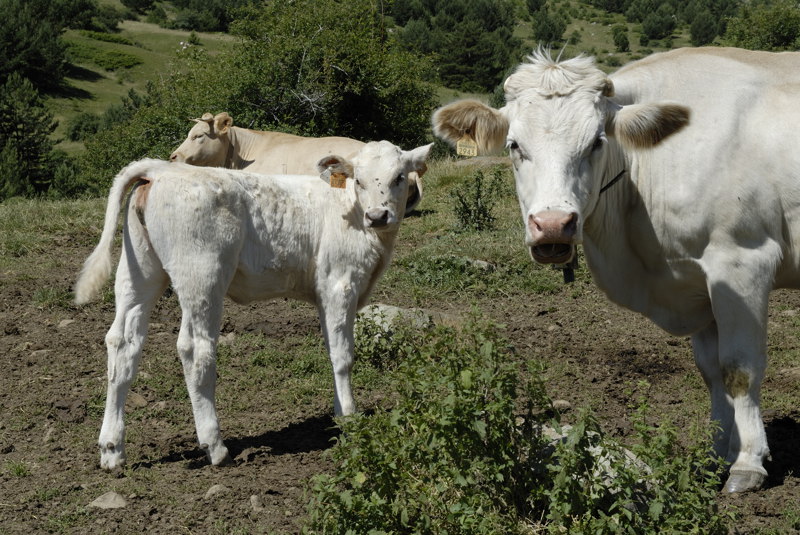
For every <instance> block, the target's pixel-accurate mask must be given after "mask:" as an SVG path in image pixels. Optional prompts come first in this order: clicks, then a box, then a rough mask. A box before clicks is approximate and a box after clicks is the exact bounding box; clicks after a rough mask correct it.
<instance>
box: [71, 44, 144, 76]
mask: <svg viewBox="0 0 800 535" xmlns="http://www.w3.org/2000/svg"><path fill="white" fill-rule="evenodd" d="M67 52H68V54H69V56H70V59H71V60H72V61H74V62H76V63H93V64H94V65H97V66H98V67H101V68H103V69H105V70H107V71H115V70H118V69H130V68H131V67H135V66H136V65H139V64H140V63H142V59H141V58H139V56H136V55H134V54H128V53H127V52H119V51H116V50H103V49H100V48H97V47H94V46H91V45H87V44H84V43H76V42H71V43H69V46H68V47H67Z"/></svg>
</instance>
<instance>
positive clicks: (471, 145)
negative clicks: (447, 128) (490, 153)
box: [456, 133, 478, 157]
mask: <svg viewBox="0 0 800 535" xmlns="http://www.w3.org/2000/svg"><path fill="white" fill-rule="evenodd" d="M456 154H458V155H459V156H469V157H474V156H477V155H478V144H477V143H475V140H473V139H472V136H470V135H469V134H468V133H464V135H463V136H462V137H461V139H459V140H458V141H457V142H456Z"/></svg>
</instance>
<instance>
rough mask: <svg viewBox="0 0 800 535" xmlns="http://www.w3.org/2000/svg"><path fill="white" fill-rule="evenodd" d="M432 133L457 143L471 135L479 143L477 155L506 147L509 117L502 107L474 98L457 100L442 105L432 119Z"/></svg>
mask: <svg viewBox="0 0 800 535" xmlns="http://www.w3.org/2000/svg"><path fill="white" fill-rule="evenodd" d="M431 122H432V123H433V133H434V134H435V135H436V136H437V137H440V138H442V139H443V140H445V141H447V142H448V143H450V145H453V146H455V145H456V143H457V142H458V140H460V139H462V138H463V137H464V136H469V137H470V138H472V139H473V140H474V141H475V142H476V143H477V144H478V154H490V153H494V152H497V151H499V150H500V149H502V148H503V146H504V145H505V142H506V136H507V135H508V120H507V119H506V118H505V116H504V115H503V114H502V113H500V111H499V110H496V109H494V108H492V107H491V106H487V105H486V104H484V103H483V102H480V101H478V100H472V99H465V100H457V101H456V102H453V103H451V104H448V105H446V106H442V107H441V108H439V109H438V110H436V111H435V112H434V113H433V117H432V119H431Z"/></svg>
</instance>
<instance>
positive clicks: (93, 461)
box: [0, 239, 800, 534]
mask: <svg viewBox="0 0 800 535" xmlns="http://www.w3.org/2000/svg"><path fill="white" fill-rule="evenodd" d="M88 252H89V247H88V246H86V245H84V244H76V243H72V242H71V241H70V240H69V239H67V240H64V243H62V244H61V245H60V251H59V255H60V258H61V259H62V262H61V263H60V265H59V266H58V267H56V268H54V269H50V270H48V273H47V276H46V277H44V278H34V277H31V278H27V279H26V278H25V277H22V276H20V274H19V273H0V358H2V370H3V373H2V374H0V533H8V534H31V533H47V532H65V533H140V532H143V533H144V532H146V533H154V534H166V533H245V532H253V533H270V532H288V533H293V532H297V531H298V530H299V526H300V525H301V524H302V520H303V518H304V515H305V503H306V496H305V494H304V493H305V492H306V491H305V485H306V481H307V480H308V478H309V477H311V476H312V475H313V474H316V473H319V472H321V471H325V470H330V469H332V468H333V467H332V466H331V464H330V462H329V461H328V460H327V459H326V458H325V457H324V452H325V451H326V449H327V448H329V447H330V444H331V439H332V437H334V436H335V431H333V430H332V429H331V427H332V424H333V422H332V418H331V414H330V413H331V405H330V397H329V396H328V395H324V396H319V402H315V403H304V404H292V403H281V404H277V405H275V404H273V403H272V402H271V401H270V392H263V394H262V395H263V407H264V408H263V410H261V411H247V412H237V411H230V410H229V411H226V412H224V413H223V414H221V415H220V417H221V423H222V426H223V434H224V437H225V439H226V443H227V445H228V447H229V449H230V451H231V454H232V456H233V457H234V458H235V463H234V465H233V466H228V467H224V468H214V467H211V466H209V465H208V464H207V462H206V460H205V457H204V456H203V454H202V452H201V451H200V450H199V449H198V448H197V444H196V439H195V435H194V426H193V422H192V419H191V411H190V409H189V407H188V402H187V406H185V407H172V406H169V403H167V405H165V402H164V401H163V400H160V399H159V398H158V395H157V393H155V392H153V391H152V390H147V389H138V392H137V388H136V386H134V389H133V390H134V392H137V394H138V396H134V398H135V399H133V400H129V403H134V404H137V403H138V404H139V405H141V406H147V407H148V408H149V409H150V410H148V412H147V413H146V415H145V416H144V417H142V418H140V419H139V420H137V421H136V422H135V423H131V422H129V432H128V455H129V462H130V461H132V466H131V467H129V468H128V469H127V470H125V471H123V472H121V473H116V474H108V473H105V472H103V471H101V470H100V469H99V468H98V460H99V455H98V450H97V446H96V436H97V433H98V432H99V427H100V421H101V418H102V403H103V401H104V396H105V394H104V392H105V390H104V389H105V373H106V372H105V364H106V363H105V347H104V342H103V337H104V335H105V332H106V330H107V328H108V326H109V324H110V321H111V319H112V317H113V305H111V304H108V303H94V304H93V305H91V306H87V307H84V308H81V309H71V308H65V307H41V306H38V305H37V304H36V303H35V301H34V299H33V295H34V293H35V292H36V291H37V289H40V288H43V287H53V288H70V287H71V284H72V282H73V281H74V278H75V275H76V273H77V271H78V268H79V265H80V263H81V262H82V260H83V259H84V258H85V256H86V255H87V254H88ZM554 276H559V275H558V274H556V273H554ZM575 284H576V285H577V288H578V290H579V291H576V290H575V288H565V289H564V290H563V291H562V292H561V293H560V294H558V295H555V296H553V295H548V296H542V297H535V296H525V298H524V299H520V298H507V299H491V300H488V299H487V300H484V301H481V302H478V306H479V307H480V308H481V309H482V310H483V311H484V312H485V313H486V314H487V315H488V316H490V317H492V318H494V319H495V320H496V321H498V322H500V323H502V324H505V330H506V333H507V335H508V337H509V339H510V340H511V341H512V343H513V345H514V347H515V348H516V354H517V355H520V356H521V357H522V358H525V357H526V356H530V357H533V358H538V359H543V360H545V361H548V360H549V361H550V362H552V366H550V367H548V369H547V371H546V375H547V377H546V379H547V384H548V390H549V391H550V393H551V396H552V397H553V398H555V399H563V400H566V401H567V402H569V404H570V405H571V406H572V407H574V408H578V407H581V406H591V407H593V408H594V409H595V410H596V411H597V414H598V417H599V419H600V421H601V422H602V424H603V426H604V428H605V429H607V430H608V432H609V433H611V434H613V435H617V436H624V435H625V434H626V433H629V432H630V423H629V422H630V420H629V416H630V412H631V410H630V407H629V404H630V401H631V399H630V395H629V393H626V391H627V390H629V389H630V388H631V387H632V386H631V385H636V383H637V381H639V380H642V379H647V381H649V382H650V384H651V385H652V387H651V389H650V391H649V393H648V399H649V400H650V403H651V404H652V406H653V408H654V411H655V412H663V413H664V414H669V415H671V416H672V417H673V418H674V419H675V420H676V422H677V423H678V424H679V425H687V426H688V425H691V424H693V423H696V422H703V421H704V419H705V418H706V414H705V413H704V411H705V410H707V399H706V397H707V396H706V395H705V391H704V387H703V385H702V382H701V381H700V379H699V375H698V373H697V372H696V370H695V368H694V364H693V362H692V357H691V349H690V345H689V341H688V340H687V339H684V338H674V337H671V336H669V335H667V334H665V333H663V332H661V331H660V330H658V329H657V328H656V327H654V326H653V325H652V324H650V323H649V322H648V321H646V320H644V319H642V318H639V317H638V316H635V315H633V314H631V313H628V312H626V311H623V310H621V309H619V308H618V307H616V306H614V305H612V304H611V303H609V302H608V301H607V300H606V299H605V298H604V297H603V296H602V295H601V294H600V293H599V292H598V291H597V290H596V289H595V288H594V287H593V286H592V285H591V283H589V282H586V281H578V282H577V283H575ZM395 304H398V303H395ZM399 304H402V303H399ZM226 306H227V308H226V316H225V318H226V319H225V322H224V325H225V326H224V329H223V331H224V333H234V334H237V333H245V332H248V331H253V330H259V331H261V332H263V333H264V334H265V335H266V336H268V337H275V338H280V337H283V336H286V335H287V334H293V335H296V334H300V335H303V334H309V335H314V334H316V333H318V332H319V325H318V322H317V318H316V315H315V312H314V310H313V309H312V308H311V307H306V306H299V307H298V306H294V305H291V304H290V303H286V302H283V301H276V302H270V303H261V304H257V305H251V306H237V305H234V304H232V303H227V305H226ZM460 306H462V305H461V304H459V303H450V304H446V305H443V307H444V308H449V309H450V310H442V311H443V312H455V311H457V310H458V309H459V307H460ZM770 310H771V313H770V314H771V317H770V320H771V324H770V325H771V326H770V351H778V352H780V353H781V354H782V355H784V356H785V355H792V354H793V355H794V357H793V358H794V362H792V361H791V357H789V358H788V360H787V358H784V359H783V361H782V362H781V363H779V364H778V365H777V366H773V367H772V368H770V373H769V375H768V378H767V380H766V382H765V384H764V391H765V402H764V406H765V407H764V409H765V410H764V417H765V421H766V426H767V434H768V437H769V442H770V446H771V449H772V460H771V461H770V462H769V463H768V464H767V465H766V468H767V469H768V471H769V474H770V475H769V479H768V480H767V484H766V488H765V489H764V490H762V491H760V492H757V493H749V494H743V495H737V496H733V497H726V496H721V497H720V499H719V502H720V504H721V506H723V507H725V506H727V505H736V506H738V507H739V511H740V517H739V520H738V521H737V522H736V532H737V533H754V532H757V531H758V530H760V529H766V530H769V529H775V526H786V525H787V523H786V518H785V515H786V514H787V511H789V512H790V514H794V515H797V514H798V504H799V503H800V457H798V455H797V452H798V451H800V407H798V406H787V405H786V404H782V403H780V399H781V395H782V393H785V394H786V395H789V393H794V397H793V399H797V397H796V392H797V390H798V388H800V359H799V358H798V357H797V352H796V349H797V348H798V344H800V336H798V319H800V292H797V293H790V292H777V293H775V294H774V297H773V303H772V307H771V309H770ZM154 322H155V325H154V326H153V329H152V331H151V336H150V339H149V341H148V346H147V350H146V351H147V352H150V353H152V352H155V351H161V352H163V353H165V354H169V352H170V351H174V344H175V332H176V330H177V326H178V324H179V320H178V309H177V306H176V301H175V299H174V298H171V299H170V298H168V297H167V298H163V299H162V300H161V302H160V303H159V306H158V309H157V310H156V311H155V313H154ZM792 351H795V352H794V353H792ZM147 358H148V357H147V355H145V359H147ZM174 371H175V373H176V374H180V370H179V365H178V363H177V357H175V362H174ZM356 373H357V371H356ZM228 374H229V377H234V379H235V378H236V376H237V374H242V376H244V375H246V374H247V368H246V366H240V367H239V368H238V369H236V370H229V371H228ZM243 379H244V377H243ZM229 382H230V383H233V385H232V386H228V387H227V388H235V383H236V381H235V380H232V381H229ZM767 392H768V393H769V396H768V397H767V395H766V393H767ZM356 396H357V400H358V401H359V402H360V403H364V401H365V400H363V399H358V396H359V392H357V393H356ZM697 400H700V405H701V407H703V409H702V410H701V411H699V412H698V410H697V409H694V408H691V407H694V406H696V405H697V403H696V402H697ZM375 401H376V400H374V399H373V400H369V402H370V403H373V402H375ZM378 401H379V400H378ZM275 406H277V409H275ZM165 410H171V411H177V412H178V414H179V415H180V416H179V423H180V425H179V426H172V425H166V424H163V422H162V421H161V420H160V419H159V414H160V412H159V411H165ZM567 417H569V411H568V412H567ZM134 427H137V428H138V429H137V430H134ZM214 485H222V486H223V487H224V488H222V489H221V490H220V488H219V487H216V490H220V492H218V493H217V494H214V493H213V490H214V489H212V487H213V486H214ZM108 491H117V492H119V494H120V495H121V496H122V497H123V498H124V499H125V500H126V501H127V506H125V507H123V508H119V509H98V508H94V507H89V504H90V503H91V502H92V501H93V500H95V499H96V498H98V497H99V496H101V495H103V494H105V493H106V492H108ZM209 491H211V492H209ZM792 511H793V513H791V512H792ZM795 522H797V520H796V519H795ZM794 525H795V526H797V524H796V523H795V524H794ZM784 530H785V528H784Z"/></svg>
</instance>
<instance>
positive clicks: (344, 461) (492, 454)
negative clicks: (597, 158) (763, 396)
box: [305, 320, 726, 534]
mask: <svg viewBox="0 0 800 535" xmlns="http://www.w3.org/2000/svg"><path fill="white" fill-rule="evenodd" d="M417 339H418V342H417V351H416V352H412V353H409V354H407V355H406V356H405V359H404V360H403V361H402V362H400V363H399V365H398V368H397V370H396V373H397V377H402V380H400V381H397V384H398V388H399V392H398V394H399V398H398V400H397V401H396V403H395V405H394V406H393V407H392V408H391V410H388V411H386V412H381V413H377V414H374V415H371V416H369V417H366V416H356V417H352V418H349V419H347V420H344V421H342V422H340V425H341V428H342V434H341V435H340V436H339V438H338V442H337V444H336V445H335V446H334V448H333V449H332V450H331V456H332V458H333V461H334V463H335V465H336V467H337V468H336V471H335V473H333V474H324V475H319V476H317V477H315V478H314V479H313V480H312V484H311V494H312V496H311V501H310V504H309V523H308V525H307V526H306V528H305V531H306V532H307V533H342V534H345V533H451V534H453V533H463V534H467V533H469V534H480V533H531V532H534V531H535V532H548V533H630V534H649V533H652V534H655V533H708V534H716V533H725V529H726V525H725V522H726V517H725V516H724V515H722V514H720V513H719V512H718V511H717V510H716V507H715V502H714V497H715V495H716V492H717V488H718V486H719V483H720V479H719V473H718V471H717V470H716V469H713V468H711V466H712V465H710V463H709V458H710V457H709V451H710V437H708V436H706V437H703V438H702V439H701V440H698V441H697V442H696V444H695V445H692V446H689V447H688V448H684V447H681V446H679V443H678V440H677V430H676V428H675V427H674V426H671V425H670V424H659V425H652V424H649V423H647V419H648V416H649V415H648V406H647V404H646V403H645V402H643V401H642V402H640V403H639V405H638V407H637V408H636V411H635V414H634V417H633V420H634V427H635V430H636V434H635V437H634V441H635V444H633V445H631V446H628V448H630V449H626V448H625V447H623V445H622V444H620V443H619V442H617V441H615V440H613V439H611V438H609V437H607V436H606V435H605V434H604V433H603V431H602V429H601V428H600V425H599V423H598V422H597V420H596V419H595V418H594V417H593V416H592V414H591V413H589V412H588V411H587V412H582V413H581V414H580V415H579V417H578V418H577V421H576V422H575V423H574V424H573V425H572V426H570V427H567V426H564V427H563V428H562V427H561V425H560V423H559V421H558V420H557V419H551V416H550V415H552V414H553V412H552V409H551V404H550V401H549V398H548V397H547V395H546V394H545V391H544V388H543V386H542V385H541V384H539V383H535V382H526V383H523V382H522V381H521V380H520V378H519V377H520V376H518V374H517V371H516V367H515V366H514V364H513V363H512V360H511V358H510V354H509V353H510V352H509V349H508V347H507V344H506V343H505V341H504V340H503V339H502V338H501V337H499V336H498V335H497V332H496V329H495V328H494V327H493V326H492V325H490V324H486V323H480V322H478V321H476V320H470V321H469V322H467V324H465V325H464V326H463V327H462V328H461V329H459V330H455V329H452V328H444V327H435V328H433V329H431V330H430V331H424V332H422V333H419V334H418V336H417ZM525 375H526V376H530V377H537V376H538V375H540V374H537V373H535V372H534V373H527V374H525ZM693 436H698V434H697V433H695V434H693Z"/></svg>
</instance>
